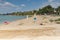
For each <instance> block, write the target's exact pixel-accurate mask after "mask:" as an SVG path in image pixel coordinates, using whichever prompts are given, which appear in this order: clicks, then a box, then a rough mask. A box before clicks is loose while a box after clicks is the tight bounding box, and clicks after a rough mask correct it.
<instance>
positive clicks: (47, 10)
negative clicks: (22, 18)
mask: <svg viewBox="0 0 60 40" xmlns="http://www.w3.org/2000/svg"><path fill="white" fill-rule="evenodd" d="M34 13H36V14H37V15H60V6H59V7H58V8H53V7H52V6H50V5H48V6H45V7H43V8H39V9H38V10H32V11H25V12H21V11H20V12H13V13H7V14H0V15H33V14H34Z"/></svg>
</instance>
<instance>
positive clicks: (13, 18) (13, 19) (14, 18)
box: [0, 15, 26, 24]
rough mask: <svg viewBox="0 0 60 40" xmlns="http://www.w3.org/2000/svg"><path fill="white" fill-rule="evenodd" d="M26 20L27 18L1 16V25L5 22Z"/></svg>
mask: <svg viewBox="0 0 60 40" xmlns="http://www.w3.org/2000/svg"><path fill="white" fill-rule="evenodd" d="M24 18H26V16H3V15H0V24H1V23H3V22H5V21H9V22H11V21H15V20H19V19H24Z"/></svg>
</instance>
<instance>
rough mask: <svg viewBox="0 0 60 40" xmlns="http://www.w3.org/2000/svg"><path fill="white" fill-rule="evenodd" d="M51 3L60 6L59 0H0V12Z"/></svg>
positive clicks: (9, 11)
mask: <svg viewBox="0 0 60 40" xmlns="http://www.w3.org/2000/svg"><path fill="white" fill-rule="evenodd" d="M47 5H51V6H52V7H54V8H57V7H58V6H60V0H0V13H11V12H17V11H18V12H19V11H31V10H35V9H39V8H42V7H45V6H47Z"/></svg>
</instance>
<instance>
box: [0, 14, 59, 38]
mask: <svg viewBox="0 0 60 40" xmlns="http://www.w3.org/2000/svg"><path fill="white" fill-rule="evenodd" d="M57 18H60V17H59V16H55V17H53V16H49V15H48V16H44V15H41V16H40V15H37V21H36V23H34V21H33V16H32V17H30V18H28V20H27V19H22V20H17V21H13V22H10V23H9V24H7V25H6V24H1V25H0V38H16V37H19V36H23V35H24V36H27V37H39V36H60V24H56V23H55V22H53V23H51V22H49V19H57ZM40 23H43V25H40Z"/></svg>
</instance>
